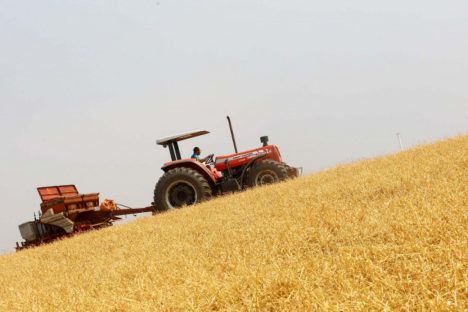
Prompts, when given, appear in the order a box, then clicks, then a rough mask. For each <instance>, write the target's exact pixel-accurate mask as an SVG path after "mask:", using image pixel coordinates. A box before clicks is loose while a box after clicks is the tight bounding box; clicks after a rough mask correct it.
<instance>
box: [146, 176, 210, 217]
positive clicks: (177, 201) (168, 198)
mask: <svg viewBox="0 0 468 312" xmlns="http://www.w3.org/2000/svg"><path fill="white" fill-rule="evenodd" d="M211 195H212V190H211V187H210V184H209V183H208V181H206V179H205V178H204V177H203V176H202V175H201V174H199V173H198V172H197V171H195V170H193V169H189V168H175V169H172V170H169V171H167V172H166V173H165V174H164V175H163V176H162V177H161V178H160V179H159V181H158V183H157V184H156V187H155V189H154V203H155V204H156V209H157V210H158V211H166V210H168V209H174V208H180V207H183V206H190V205H194V204H197V203H200V202H202V201H205V200H207V199H210V198H211Z"/></svg>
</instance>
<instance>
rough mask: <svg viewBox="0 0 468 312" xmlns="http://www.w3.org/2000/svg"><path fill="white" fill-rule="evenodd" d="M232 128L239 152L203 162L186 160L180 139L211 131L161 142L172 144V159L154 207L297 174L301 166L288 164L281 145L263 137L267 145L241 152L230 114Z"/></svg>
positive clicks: (175, 205) (201, 198)
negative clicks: (284, 160)
mask: <svg viewBox="0 0 468 312" xmlns="http://www.w3.org/2000/svg"><path fill="white" fill-rule="evenodd" d="M227 118H228V121H229V127H230V130H231V135H232V140H233V143H234V149H235V154H232V155H227V156H217V157H216V158H214V156H213V155H210V156H209V157H208V159H207V160H206V161H205V162H204V163H202V162H200V161H198V160H196V159H190V158H188V159H187V158H185V159H182V157H181V154H180V150H179V144H178V142H180V141H183V140H187V139H191V138H194V137H197V136H201V135H205V134H208V133H209V132H208V131H206V130H202V131H192V132H188V133H183V134H180V135H175V136H171V137H168V138H164V139H161V140H158V141H157V144H159V145H162V146H163V147H168V148H169V152H170V155H171V159H172V161H170V162H168V163H165V164H164V166H163V167H162V168H161V169H162V170H163V171H164V175H163V176H162V177H161V178H160V179H159V181H158V183H157V184H156V187H155V190H154V203H153V204H154V206H155V208H156V209H157V210H159V211H165V210H168V209H172V208H179V207H182V206H186V205H193V204H196V203H199V202H201V201H205V200H208V199H210V198H211V197H213V196H216V195H221V194H225V193H232V192H237V191H241V190H244V189H246V188H249V187H255V186H262V185H267V184H272V183H276V182H280V181H284V180H286V179H289V178H293V177H297V176H299V175H300V174H301V172H300V171H301V170H300V169H299V168H294V167H290V166H288V165H286V164H285V163H284V162H283V160H282V158H281V154H280V151H279V149H278V147H277V146H275V145H270V144H269V143H268V137H266V136H265V137H261V138H260V141H261V142H262V144H263V146H262V147H259V148H256V149H252V150H248V151H245V152H240V153H239V152H238V151H237V144H236V140H235V137H234V132H233V129H232V124H231V120H230V118H229V117H227Z"/></svg>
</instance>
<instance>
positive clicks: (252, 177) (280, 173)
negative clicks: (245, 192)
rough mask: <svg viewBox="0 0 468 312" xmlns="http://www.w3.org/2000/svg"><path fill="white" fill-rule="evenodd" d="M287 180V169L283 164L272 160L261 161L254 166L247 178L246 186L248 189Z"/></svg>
mask: <svg viewBox="0 0 468 312" xmlns="http://www.w3.org/2000/svg"><path fill="white" fill-rule="evenodd" d="M288 178H289V174H288V168H287V166H286V165H285V164H283V163H280V162H277V161H274V160H269V159H268V160H263V161H260V162H258V163H257V164H255V165H254V166H253V167H252V168H251V169H250V172H249V174H248V176H247V185H248V186H250V187H256V186H263V185H268V184H273V183H278V182H281V181H284V180H286V179H288Z"/></svg>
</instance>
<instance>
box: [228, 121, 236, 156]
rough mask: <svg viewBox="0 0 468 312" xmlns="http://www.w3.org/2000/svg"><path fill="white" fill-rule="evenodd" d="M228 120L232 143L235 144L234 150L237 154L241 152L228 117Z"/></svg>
mask: <svg viewBox="0 0 468 312" xmlns="http://www.w3.org/2000/svg"><path fill="white" fill-rule="evenodd" d="M227 120H228V122H229V129H230V130H231V137H232V143H233V144H234V150H235V151H236V154H237V153H239V152H238V151H237V144H236V137H235V136H234V130H233V129H232V123H231V118H230V117H229V116H227Z"/></svg>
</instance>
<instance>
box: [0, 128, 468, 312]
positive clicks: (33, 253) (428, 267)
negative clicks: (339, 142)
mask: <svg viewBox="0 0 468 312" xmlns="http://www.w3.org/2000/svg"><path fill="white" fill-rule="evenodd" d="M467 228H468V136H466V135H465V136H458V137H455V138H451V139H447V140H444V141H440V142H437V143H435V144H431V145H425V146H419V147H416V148H413V149H411V150H408V151H404V152H401V153H398V154H395V155H390V156H385V157H379V158H375V159H370V160H364V161H360V162H356V163H352V164H347V165H340V166H337V167H335V168H332V169H330V170H326V171H323V172H319V173H316V174H313V175H310V176H307V177H304V178H299V179H295V180H292V181H288V182H285V183H281V184H277V185H272V186H268V187H263V188H257V189H253V190H249V191H246V192H243V193H240V194H236V195H232V196H227V197H222V198H219V199H216V200H212V201H210V202H207V203H204V204H201V205H198V206H194V207H187V208H184V209H179V210H175V211H171V212H168V213H164V214H161V215H158V216H155V217H147V218H141V219H139V220H137V221H135V222H132V223H130V224H125V225H119V226H114V227H111V228H107V229H104V230H100V231H95V232H91V233H87V234H82V235H79V236H75V237H73V238H70V239H66V240H63V241H60V242H57V243H54V244H51V245H46V246H43V247H39V248H35V249H31V250H26V251H22V252H19V253H16V254H9V255H5V256H2V257H0V285H1V288H0V310H1V311H212V310H221V311H322V310H323V311H356V310H358V311H361V310H374V311H467V309H468V240H467Z"/></svg>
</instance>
